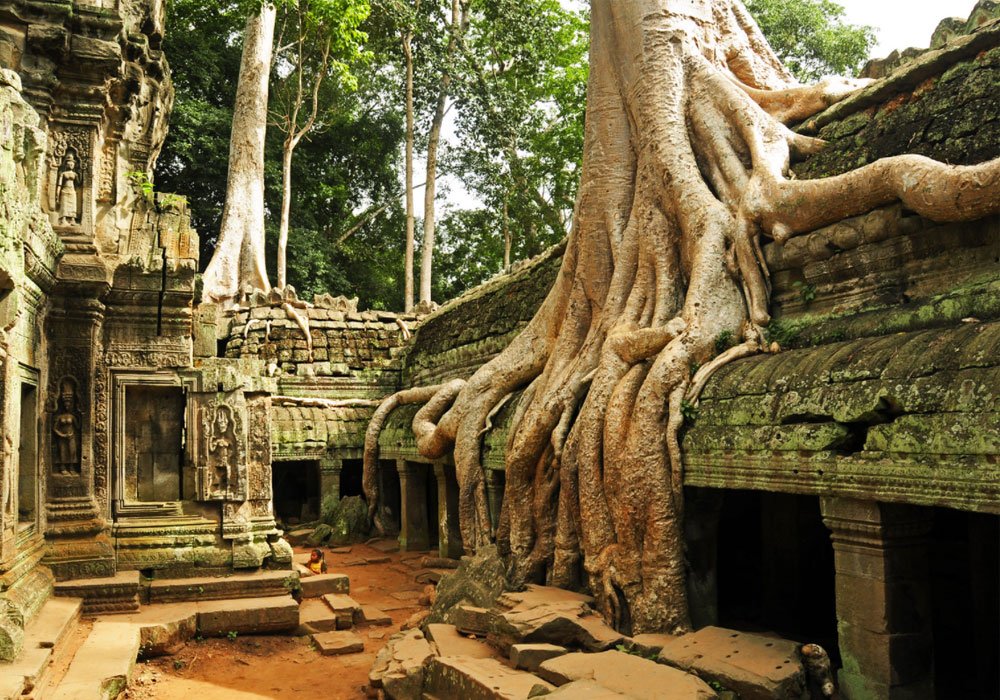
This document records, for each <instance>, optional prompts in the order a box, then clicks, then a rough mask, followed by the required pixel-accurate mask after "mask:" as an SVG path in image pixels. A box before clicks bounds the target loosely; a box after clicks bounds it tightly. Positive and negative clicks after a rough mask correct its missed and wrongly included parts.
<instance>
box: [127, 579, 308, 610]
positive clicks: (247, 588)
mask: <svg viewBox="0 0 1000 700" xmlns="http://www.w3.org/2000/svg"><path fill="white" fill-rule="evenodd" d="M132 573H134V574H138V572H132ZM296 585H298V575H297V574H295V573H293V572H291V571H255V572H253V573H249V574H234V575H232V576H198V577H191V578H179V579H154V580H153V581H150V582H149V584H148V586H147V591H146V593H145V598H146V599H147V600H148V601H149V602H150V603H178V602H182V601H205V600H230V599H233V598H264V597H268V596H284V595H287V594H288V592H289V591H290V590H291V589H292V588H294V587H295V586H296Z"/></svg>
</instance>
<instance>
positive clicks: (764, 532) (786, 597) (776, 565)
mask: <svg viewBox="0 0 1000 700" xmlns="http://www.w3.org/2000/svg"><path fill="white" fill-rule="evenodd" d="M717 575H718V606H719V607H718V610H719V624H720V625H721V626H723V627H730V628H734V629H740V630H745V631H758V632H769V633H775V634H778V635H780V636H782V637H785V638H788V639H793V640H796V641H800V642H803V643H807V642H813V643H816V644H820V645H822V646H823V647H824V648H825V649H826V650H827V651H828V652H829V654H830V657H831V659H832V660H833V661H834V663H835V665H837V666H839V661H840V659H839V654H838V652H837V612H836V589H835V580H836V579H835V569H834V562H833V545H832V544H831V542H830V533H829V530H828V529H827V528H826V526H825V525H824V524H823V519H822V516H821V514H820V506H819V499H818V498H816V497H810V496H797V495H793V494H780V493H764V492H759V491H726V492H725V495H724V498H723V502H722V507H721V512H720V520H719V535H718V574H717Z"/></svg>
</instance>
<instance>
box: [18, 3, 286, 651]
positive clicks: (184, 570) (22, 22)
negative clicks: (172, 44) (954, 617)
mask: <svg viewBox="0 0 1000 700" xmlns="http://www.w3.org/2000/svg"><path fill="white" fill-rule="evenodd" d="M162 36H163V5H162V3H160V2H154V1H152V0H135V1H120V2H101V1H100V0H97V1H95V2H82V1H81V2H72V3H71V2H65V3H36V2H22V1H11V2H3V3H0V65H2V66H3V70H2V74H0V133H2V149H0V250H2V253H0V328H2V330H0V362H2V365H0V367H2V385H0V386H2V391H0V396H2V397H3V398H2V403H0V422H2V425H3V435H4V440H3V445H2V451H0V455H2V464H0V467H2V470H0V474H2V480H0V483H2V487H0V494H2V495H0V506H2V507H0V659H2V660H10V659H11V658H13V657H14V656H16V655H17V654H18V651H19V650H20V648H21V644H22V636H23V630H24V626H25V624H26V622H28V621H30V620H31V619H32V618H33V617H34V616H35V615H36V614H37V613H38V611H39V609H40V608H41V606H42V605H43V604H44V603H45V601H46V599H47V598H48V597H49V596H50V595H51V594H52V592H53V586H55V588H56V590H57V592H61V593H64V594H65V593H74V592H75V594H78V595H79V594H81V592H82V594H83V595H84V596H85V597H92V598H93V601H91V602H92V607H94V608H95V609H100V610H102V611H114V610H116V609H117V610H122V611H127V610H132V609H134V608H135V607H136V606H137V605H138V593H139V572H140V571H141V572H143V574H144V575H145V577H146V578H147V579H148V578H154V579H155V578H156V577H158V576H165V575H168V574H169V575H186V574H187V575H189V574H191V573H194V572H201V573H227V572H232V571H233V570H234V569H243V570H246V569H255V568H259V567H262V566H278V567H285V568H287V567H288V566H289V563H290V556H291V550H290V548H289V547H288V546H287V544H285V543H284V541H283V540H282V539H281V537H280V532H279V531H278V530H277V529H276V528H275V522H274V518H273V517H272V511H271V472H270V466H271V465H270V462H271V458H270V427H269V425H270V418H271V416H270V394H271V393H272V392H273V390H274V387H273V382H271V381H269V380H268V379H267V378H266V376H265V373H264V372H263V370H262V367H263V365H262V363H261V362H260V361H257V362H256V364H255V362H253V361H233V360H226V359H218V358H216V357H215V355H216V344H215V337H214V335H212V337H211V338H209V339H208V342H207V343H201V344H199V343H197V342H196V338H195V335H194V333H193V329H194V328H195V326H194V324H193V311H192V309H193V299H194V294H195V273H196V272H197V268H198V259H197V258H198V253H197V251H198V239H197V235H196V234H195V232H194V231H193V230H191V228H190V227H189V225H188V215H187V212H186V203H185V201H184V199H183V198H181V197H177V196H173V195H166V194H160V193H157V194H156V195H153V193H152V189H151V187H149V186H148V183H149V174H150V173H151V172H152V167H153V163H154V161H155V159H156V156H157V154H158V152H159V149H160V146H161V144H162V142H163V139H164V137H165V134H166V128H167V116H168V115H169V112H170V107H171V102H172V97H173V92H172V86H171V82H170V77H169V70H168V68H167V63H166V60H165V58H164V56H163V54H162V52H161V51H160V42H161V39H162ZM202 346H204V350H205V351H204V352H201V350H202V349H203V347H202ZM258 364H260V367H258V366H257V365H258ZM81 579H84V580H89V581H91V583H92V584H93V585H90V584H87V585H84V584H83V583H80V580H81ZM88 599H89V598H88Z"/></svg>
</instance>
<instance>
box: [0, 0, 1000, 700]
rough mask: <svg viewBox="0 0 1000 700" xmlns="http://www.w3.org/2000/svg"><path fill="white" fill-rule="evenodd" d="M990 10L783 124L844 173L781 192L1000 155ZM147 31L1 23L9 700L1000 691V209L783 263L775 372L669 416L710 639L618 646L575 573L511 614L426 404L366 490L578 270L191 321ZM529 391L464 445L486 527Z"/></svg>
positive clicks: (287, 295)
mask: <svg viewBox="0 0 1000 700" xmlns="http://www.w3.org/2000/svg"><path fill="white" fill-rule="evenodd" d="M111 6H113V7H111ZM996 7H997V5H996V3H992V2H989V1H988V0H984V1H983V2H981V3H980V4H979V6H978V9H977V11H976V12H974V14H973V16H972V17H970V18H969V19H968V21H966V22H965V23H956V22H953V21H952V22H946V23H943V24H942V27H941V28H940V29H939V31H938V33H937V34H935V37H934V39H933V41H932V44H931V48H929V49H927V50H924V51H911V52H908V53H906V54H905V55H899V54H895V55H893V56H891V57H889V58H888V59H885V60H882V61H875V62H873V63H871V64H870V65H869V67H868V75H869V76H870V77H872V78H874V81H873V82H872V83H871V84H870V85H868V86H867V87H864V88H862V89H861V90H859V91H858V92H856V93H854V94H853V95H851V96H850V97H848V98H846V99H845V100H843V101H841V102H838V103H837V104H835V105H834V106H832V107H830V108H829V109H826V110H825V111H822V112H820V113H819V114H818V115H816V116H815V117H813V118H811V119H810V120H808V121H807V122H805V123H802V124H799V125H798V126H797V127H796V129H797V130H798V131H799V132H800V133H803V134H808V135H816V136H819V137H822V138H824V139H826V140H827V141H828V142H829V144H830V145H829V146H828V148H827V149H826V150H825V151H823V152H822V153H819V154H816V155H811V156H808V157H805V158H803V159H802V160H801V162H797V163H795V164H794V166H793V167H794V169H795V173H796V174H798V175H799V176H801V177H803V178H805V177H811V178H812V177H826V176H831V175H836V174H839V173H842V172H844V171H846V170H848V169H850V168H854V167H857V166H858V165H859V163H867V162H872V161H874V160H876V159H878V158H881V157H885V156H892V155H897V154H899V153H902V152H904V151H905V152H911V153H919V154H921V155H926V156H929V157H932V158H935V159H938V160H941V161H945V162H948V163H952V164H972V163H979V162H982V161H984V160H988V159H991V158H996V157H997V156H1000V118H998V115H1000V98H998V95H1000V91H998V86H1000V23H998V22H1000V20H998V19H996V17H997V12H996ZM163 23H164V7H163V4H162V3H161V2H158V1H154V0H118V1H117V2H115V3H96V4H95V3H89V2H36V1H34V0H0V67H2V70H0V135H2V144H0V424H2V426H3V435H4V440H3V443H2V446H0V477H2V478H0V699H2V700H8V699H9V700H15V699H18V698H25V699H28V698H31V699H35V700H44V699H46V698H53V699H59V700H69V699H73V700H84V699H87V700H89V699H90V698H95V699H96V698H115V697H126V698H137V699H142V698H161V697H162V698H174V697H177V698H180V697H189V696H190V695H191V694H192V693H198V694H199V695H201V696H203V697H205V698H206V700H211V698H214V697H219V698H223V697H232V698H253V697H302V698H307V697H329V698H340V697H343V698H354V697H365V696H367V697H373V698H376V697H377V698H393V699H397V700H409V699H411V698H412V699H418V698H468V699H475V700H492V699H493V698H511V699H513V698H519V699H521V698H528V697H540V696H551V697H553V698H556V697H559V698H569V699H571V700H575V699H581V700H582V699H595V700H596V699H604V698H623V697H624V698H705V699H707V698H720V699H726V700H731V699H733V698H742V699H743V700H755V699H756V698H761V699H764V698H788V699H792V698H796V699H797V698H822V697H841V698H846V699H847V700H861V699H862V698H914V699H918V698H958V697H968V698H973V697H975V698H997V697H1000V676H998V668H1000V664H998V663H997V660H998V659H1000V467H998V454H1000V421H998V420H997V414H998V411H1000V391H998V387H1000V353H998V348H1000V219H998V217H997V216H996V215H992V216H989V217H986V218H982V219H978V220H974V221H966V222H962V223H938V222H934V221H931V220H930V219H927V218H924V217H921V216H919V215H917V214H915V213H914V212H912V211H909V210H908V209H907V208H905V207H903V206H902V205H899V204H894V205H890V206H886V207H881V208H878V209H876V210H875V211H873V212H871V213H869V214H865V215H861V216H857V217H852V218H849V219H846V220H844V221H842V222H840V223H837V224H834V225H831V226H826V227H822V228H819V229H818V230H814V231H811V232H809V233H805V234H800V235H796V236H793V237H792V238H790V239H789V240H788V241H787V242H785V243H784V245H779V244H777V243H774V242H768V243H767V244H766V245H765V246H764V247H763V249H762V253H761V254H762V255H763V257H764V259H765V260H766V262H767V267H768V268H769V270H770V274H771V276H770V284H771V286H772V288H773V289H772V290H771V295H772V296H771V298H772V316H773V320H772V321H771V325H770V327H769V334H770V335H769V337H770V339H771V340H773V341H774V342H775V343H776V344H779V345H780V347H781V350H782V351H781V352H777V353H773V354H757V355H755V356H752V357H746V358H744V359H740V360H738V361H735V362H732V363H731V364H728V365H726V366H725V367H723V368H722V369H720V370H719V371H718V372H717V373H716V374H715V375H714V376H713V377H712V379H711V380H710V381H708V383H707V384H706V385H705V388H704V391H703V393H702V395H701V400H700V403H699V404H698V406H697V408H696V409H693V410H691V411H690V412H689V414H690V415H686V416H685V418H686V419H687V424H686V427H685V429H684V431H683V433H682V443H681V444H682V448H683V453H684V455H685V470H684V477H683V485H682V487H683V491H684V494H685V500H686V511H685V520H684V526H683V528H684V540H685V542H684V547H685V554H684V556H685V558H686V562H687V567H688V568H687V582H686V585H687V591H688V598H689V607H690V613H691V623H692V627H693V628H694V630H693V631H691V632H688V633H686V634H683V635H668V634H665V633H664V634H659V633H657V634H653V633H640V632H636V633H633V632H634V630H633V629H631V627H630V626H627V625H626V626H623V625H618V628H617V629H616V627H615V626H614V625H612V624H609V622H608V621H607V620H605V618H604V617H602V615H601V613H600V612H599V610H598V605H597V603H596V602H595V598H594V596H593V595H592V593H593V592H592V591H587V590H585V589H586V586H585V585H584V583H583V581H582V580H578V581H577V584H578V585H576V586H575V588H576V589H577V590H572V591H571V590H565V589H563V588H557V587H554V586H545V585H541V582H540V583H536V584H529V585H528V586H527V587H525V588H521V589H518V590H509V587H508V586H507V585H506V579H505V577H506V574H507V571H506V567H505V565H504V563H503V558H502V554H503V553H498V551H497V549H496V548H495V547H494V546H493V545H490V546H485V547H483V546H481V547H478V548H476V547H475V546H474V545H473V543H470V542H465V541H463V537H462V529H461V527H460V522H461V517H462V516H461V513H460V503H461V496H460V491H461V484H460V478H459V474H458V473H457V472H456V465H455V459H454V456H453V454H452V453H451V452H450V451H447V452H445V454H443V455H442V456H440V457H438V458H433V459H432V458H428V457H426V456H424V454H423V453H422V452H421V450H420V448H419V446H418V444H417V439H416V438H415V435H414V429H413V427H412V426H413V424H414V419H415V417H416V416H417V413H418V411H420V410H421V409H422V407H423V402H418V403H411V404H401V405H399V406H398V407H395V408H394V409H393V410H392V411H391V412H389V413H388V415H387V417H386V420H385V423H384V425H383V427H382V429H381V431H379V432H378V433H377V434H376V435H375V436H374V440H375V443H374V445H375V451H376V453H377V456H376V458H375V460H374V466H375V471H374V473H372V474H366V473H365V466H364V464H365V452H366V432H367V431H368V430H369V424H370V421H371V419H372V416H373V414H375V412H376V409H377V408H378V407H379V406H380V405H381V404H382V402H383V401H384V400H385V399H387V397H390V396H392V395H394V394H395V393H396V392H398V391H401V390H409V389H414V388H416V387H422V386H428V385H443V384H445V383H447V382H449V381H451V380H455V379H467V378H469V377H470V376H471V375H472V374H473V373H474V372H475V371H476V370H477V369H478V368H479V367H481V366H482V365H484V364H485V363H486V362H488V361H490V360H491V359H492V358H494V357H496V356H497V355H498V353H500V352H501V351H502V350H503V349H504V348H505V347H507V346H508V345H509V344H510V342H511V341H512V340H513V339H514V338H515V337H516V336H517V335H518V333H520V332H521V331H522V330H523V329H524V328H525V327H526V326H527V324H528V323H529V321H530V320H531V319H532V317H533V316H534V315H535V313H536V311H537V310H538V309H539V307H540V306H541V305H542V304H543V301H544V299H545V298H546V295H547V294H548V292H549V289H550V288H552V286H553V285H554V284H556V283H557V279H558V275H559V271H560V266H561V264H562V262H563V259H564V256H565V255H567V248H566V245H565V244H563V245H560V246H556V247H554V248H552V249H550V250H549V251H547V252H546V253H544V254H542V255H541V256H538V257H536V258H534V259H532V260H530V261H527V262H524V263H521V264H519V265H516V266H514V267H513V268H511V269H509V270H507V271H505V272H504V273H503V274H501V275H498V276H497V277H495V278H494V279H492V280H491V281H489V282H487V283H486V284H484V285H481V286H479V287H476V288H474V289H472V290H471V291H469V292H466V293H465V294H463V295H462V296H460V297H459V298H457V299H454V300H451V301H449V302H447V303H445V304H444V305H443V306H441V307H440V308H436V309H431V308H418V310H417V312H414V313H395V312H387V311H371V310H367V311H366V310H359V308H361V307H363V306H364V302H363V301H360V302H359V300H358V299H357V298H353V299H349V298H344V297H333V296H330V295H328V294H319V295H316V296H315V297H314V298H312V299H311V300H306V299H300V298H299V297H298V296H297V295H296V293H295V291H294V289H292V288H290V287H285V288H284V289H280V290H271V291H270V292H262V291H259V290H245V293H241V295H240V297H239V299H237V300H236V304H235V305H234V306H233V307H232V308H226V307H223V306H216V305H213V304H207V303H202V302H201V298H200V290H199V288H198V287H199V278H198V275H197V273H198V270H199V260H198V257H199V254H198V250H199V246H198V233H197V232H195V231H194V230H193V229H192V228H191V225H190V218H189V213H188V211H187V201H186V200H185V198H184V197H183V196H181V195H174V194H165V193H159V192H157V193H155V194H153V193H151V192H147V191H144V190H143V188H142V187H141V181H142V178H141V177H140V176H141V175H142V174H144V173H150V172H151V171H152V167H153V163H154V162H155V159H156V158H157V155H158V153H159V150H160V148H161V146H162V144H163V139H164V138H165V135H166V130H167V123H168V118H169V114H170V109H171V104H172V100H173V92H172V90H173V89H172V85H171V78H170V71H169V68H168V65H167V59H168V58H169V57H166V56H164V54H163V52H162V51H161V49H160V45H161V41H162V37H163V33H164V25H163ZM137 174H139V175H137ZM731 340H732V339H730V338H720V339H719V340H718V341H717V347H718V350H719V353H720V354H721V353H723V352H725V351H726V350H727V349H728V347H729V345H730V344H731V343H730V341H731ZM524 392H525V389H524V388H523V387H522V388H521V389H518V390H517V391H515V392H512V393H511V394H510V396H509V397H508V398H507V399H505V400H504V402H502V404H501V405H500V406H499V408H498V410H496V411H495V412H494V413H491V414H490V416H489V418H488V420H487V424H486V426H485V427H484V429H483V431H482V432H481V433H480V437H481V444H482V454H481V466H482V469H483V494H484V497H485V502H486V503H487V504H488V508H487V515H488V518H489V520H490V522H489V523H488V528H489V529H491V530H492V531H495V530H496V528H497V527H498V525H499V524H500V522H501V512H502V510H503V509H504V508H505V505H504V496H505V485H506V480H507V477H506V472H505V470H506V468H507V462H506V460H505V456H506V454H507V450H508V449H509V445H510V444H511V443H510V438H511V435H510V432H511V426H512V425H514V424H515V423H516V422H517V412H518V407H519V402H521V400H522V398H523V394H524ZM370 447H371V445H369V448H370ZM373 493H374V494H377V497H376V499H375V501H374V502H371V503H369V502H368V501H369V500H371V497H372V494H373ZM366 499H368V500H366ZM369 508H370V510H369ZM371 513H374V514H375V517H374V523H377V524H378V526H377V527H376V526H375V525H374V524H373V521H372V519H371V518H370V517H369V515H370V514H371ZM379 528H381V529H382V531H381V532H379ZM313 548H319V549H320V550H321V551H323V552H325V553H326V561H327V565H328V567H329V570H328V572H326V573H321V574H315V575H313V574H312V573H311V572H310V571H308V569H307V568H306V567H305V564H306V562H307V560H308V557H309V552H310V550H312V549H313ZM473 550H475V551H473ZM629 624H630V623H629ZM137 661H138V662H139V663H138V664H137ZM269 664H273V665H269ZM244 666H245V667H246V669H245V670H244V669H242V667H244ZM272 680H273V683H272V682H271V681H272Z"/></svg>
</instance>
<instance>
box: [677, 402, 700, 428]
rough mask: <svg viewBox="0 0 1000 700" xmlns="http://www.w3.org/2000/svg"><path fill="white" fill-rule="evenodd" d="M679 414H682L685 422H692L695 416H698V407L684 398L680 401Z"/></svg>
mask: <svg viewBox="0 0 1000 700" xmlns="http://www.w3.org/2000/svg"><path fill="white" fill-rule="evenodd" d="M681 415H682V416H684V420H685V422H687V423H693V422H694V420H695V418H697V417H698V407H697V406H695V405H694V404H693V403H691V402H690V401H688V400H687V399H684V400H682V401H681Z"/></svg>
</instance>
